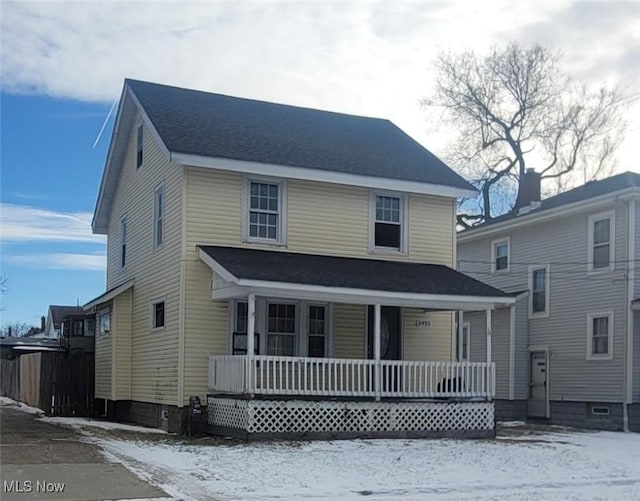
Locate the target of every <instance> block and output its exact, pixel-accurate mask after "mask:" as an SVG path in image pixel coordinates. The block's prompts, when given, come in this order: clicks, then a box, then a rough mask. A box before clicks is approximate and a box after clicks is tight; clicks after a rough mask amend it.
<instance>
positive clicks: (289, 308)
mask: <svg viewBox="0 0 640 501" xmlns="http://www.w3.org/2000/svg"><path fill="white" fill-rule="evenodd" d="M295 338H296V305H295V304H276V303H271V304H269V306H268V313H267V354H268V355H283V356H293V355H294V354H295Z"/></svg>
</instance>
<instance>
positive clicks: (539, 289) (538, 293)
mask: <svg viewBox="0 0 640 501" xmlns="http://www.w3.org/2000/svg"><path fill="white" fill-rule="evenodd" d="M549 283H550V282H549V265H546V266H538V265H533V266H530V267H529V317H546V316H549Z"/></svg>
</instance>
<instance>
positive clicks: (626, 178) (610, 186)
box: [460, 172, 640, 235]
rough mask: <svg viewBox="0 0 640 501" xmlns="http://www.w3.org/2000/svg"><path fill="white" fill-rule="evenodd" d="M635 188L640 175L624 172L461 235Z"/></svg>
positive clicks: (509, 214) (494, 220) (639, 181)
mask: <svg viewBox="0 0 640 501" xmlns="http://www.w3.org/2000/svg"><path fill="white" fill-rule="evenodd" d="M633 187H640V174H636V173H635V172H623V173H622V174H617V175H615V176H611V177H608V178H605V179H601V180H599V181H591V182H589V183H586V184H583V185H582V186H578V187H577V188H574V189H572V190H569V191H565V192H564V193H560V194H559V195H555V196H553V197H549V198H545V199H544V200H542V201H541V202H540V207H538V208H536V209H533V210H530V211H529V212H526V213H524V214H518V212H517V211H512V212H509V213H508V214H505V215H504V216H500V217H496V218H494V219H492V220H491V221H487V222H486V223H483V224H480V225H478V226H474V227H473V228H471V229H468V230H465V231H463V232H461V233H460V234H461V235H465V234H472V233H473V231H474V230H476V229H480V228H486V227H487V226H492V225H494V224H498V223H502V222H505V221H511V220H514V219H523V221H525V220H526V218H528V217H531V216H534V215H536V214H540V213H541V212H544V211H546V210H549V209H556V208H558V207H563V206H566V205H570V204H573V203H576V202H582V201H585V200H589V199H590V198H595V197H599V196H602V195H606V194H608V193H615V192H617V191H620V190H624V189H626V188H633Z"/></svg>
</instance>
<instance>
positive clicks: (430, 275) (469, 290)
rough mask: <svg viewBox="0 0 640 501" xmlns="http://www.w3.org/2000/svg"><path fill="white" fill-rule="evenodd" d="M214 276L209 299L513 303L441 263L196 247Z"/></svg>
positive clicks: (452, 305)
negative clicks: (274, 298) (262, 297)
mask: <svg viewBox="0 0 640 501" xmlns="http://www.w3.org/2000/svg"><path fill="white" fill-rule="evenodd" d="M199 257H200V259H201V260H202V261H203V262H204V263H206V264H207V265H208V266H209V267H210V268H211V269H212V270H213V272H214V273H215V274H216V275H217V276H218V277H219V279H215V280H214V281H213V283H214V286H213V293H212V294H213V299H219V300H223V299H230V298H237V297H246V296H247V294H249V293H254V294H256V295H259V296H268V297H281V298H298V299H307V300H315V301H331V302H342V303H354V304H375V303H379V304H385V305H390V306H412V307H419V308H438V309H445V310H457V309H466V310H469V309H486V308H494V307H497V306H506V305H510V304H513V303H514V302H515V299H514V298H513V297H512V296H511V295H510V294H507V293H505V292H503V291H501V290H498V289H496V288H494V287H491V286H489V285H487V284H485V283H483V282H480V281H478V280H475V279H473V278H471V277H469V276H467V275H464V274H463V273H460V272H458V271H456V270H453V269H452V268H449V267H447V266H442V265H434V264H422V263H413V262H406V261H382V260H375V259H358V258H349V257H336V256H321V255H316V254H301V253H291V252H282V251H266V250H256V249H246V248H236V247H220V246H199Z"/></svg>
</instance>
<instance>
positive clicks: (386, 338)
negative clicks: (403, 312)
mask: <svg viewBox="0 0 640 501" xmlns="http://www.w3.org/2000/svg"><path fill="white" fill-rule="evenodd" d="M368 319H369V328H368V339H367V356H368V357H369V358H373V320H374V312H373V306H369V314H368ZM380 358H381V359H382V360H400V308H399V307H397V306H382V307H381V308H380Z"/></svg>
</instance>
